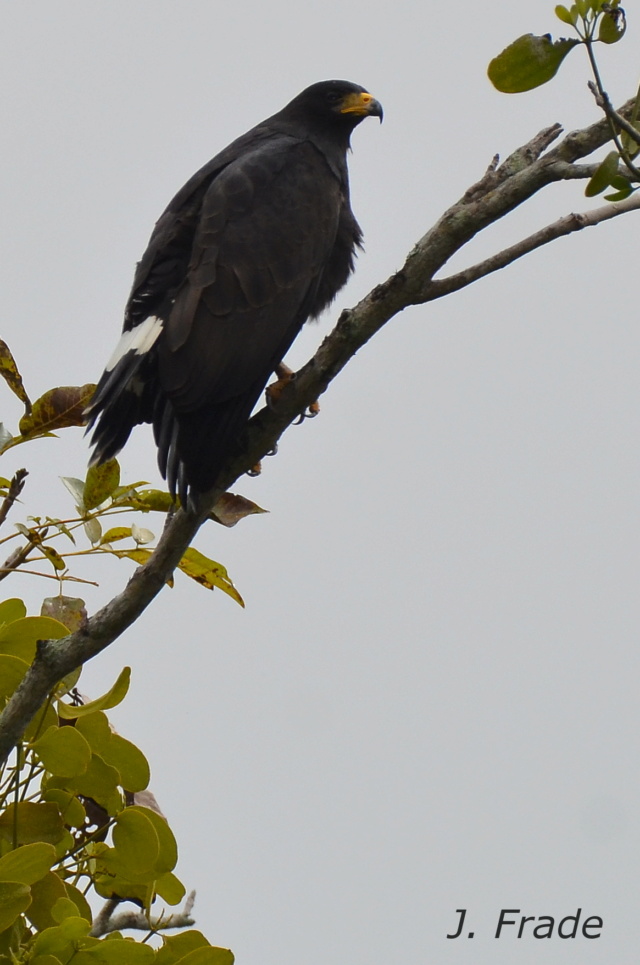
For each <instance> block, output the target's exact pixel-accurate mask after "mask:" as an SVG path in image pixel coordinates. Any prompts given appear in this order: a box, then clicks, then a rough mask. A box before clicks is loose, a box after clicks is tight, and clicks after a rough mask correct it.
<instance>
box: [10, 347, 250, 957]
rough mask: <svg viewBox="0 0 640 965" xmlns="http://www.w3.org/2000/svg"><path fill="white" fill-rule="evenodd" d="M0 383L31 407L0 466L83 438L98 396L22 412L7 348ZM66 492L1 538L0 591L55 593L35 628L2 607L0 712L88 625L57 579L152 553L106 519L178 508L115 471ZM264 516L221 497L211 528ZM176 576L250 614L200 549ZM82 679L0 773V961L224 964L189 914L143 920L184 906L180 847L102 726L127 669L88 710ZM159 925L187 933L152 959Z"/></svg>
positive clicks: (52, 701)
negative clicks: (135, 933) (19, 580)
mask: <svg viewBox="0 0 640 965" xmlns="http://www.w3.org/2000/svg"><path fill="white" fill-rule="evenodd" d="M0 375H1V376H2V377H3V378H4V380H5V382H6V384H7V385H8V386H9V388H10V389H11V390H12V392H14V393H15V395H16V396H17V397H18V398H19V399H20V400H21V402H22V403H23V405H24V406H25V414H24V416H23V417H22V419H21V420H20V424H19V431H18V433H17V434H13V433H11V432H10V431H9V430H8V429H7V428H6V427H4V426H2V425H0V454H1V453H4V452H6V451H7V450H9V449H11V448H14V447H15V446H17V445H21V444H23V443H26V442H30V441H33V440H35V439H40V438H46V437H51V436H53V435H55V433H56V432H57V431H59V430H61V429H65V428H67V427H69V426H82V425H84V422H85V416H84V409H85V407H86V405H87V403H88V401H89V399H90V398H91V394H92V392H93V386H92V385H84V386H66V387H58V388H54V389H51V390H49V391H48V392H45V393H44V395H42V396H41V397H40V398H38V399H37V400H36V401H35V402H33V403H32V402H31V400H30V398H29V396H28V394H27V392H26V389H25V387H24V383H23V380H22V376H21V375H20V372H19V370H18V366H17V364H16V362H15V359H14V358H13V355H12V353H11V351H10V349H9V347H8V346H7V344H6V343H5V342H3V341H1V340H0ZM26 477H27V473H26V471H25V470H20V471H19V472H18V473H16V475H15V476H14V478H13V479H11V480H10V479H0V526H1V525H2V524H4V523H5V521H6V519H7V516H8V514H9V511H10V510H11V509H12V508H13V506H14V504H15V503H16V501H17V500H18V498H19V496H20V495H21V493H22V490H23V487H24V485H25V480H26ZM62 481H63V483H64V485H65V486H66V488H67V490H68V491H69V493H70V494H71V496H72V497H73V501H74V506H75V511H74V513H72V514H70V515H69V517H68V518H65V519H58V518H53V517H49V516H30V517H28V518H27V520H26V522H24V523H17V524H16V525H15V531H14V532H12V533H11V534H9V535H7V536H4V537H2V538H0V544H1V543H7V544H9V545H8V548H11V549H12V552H11V553H10V555H9V557H8V558H7V560H6V562H5V564H4V566H3V567H2V568H1V569H0V580H1V579H4V578H6V577H7V576H9V575H11V574H12V573H15V572H18V571H20V572H23V573H25V572H26V573H31V574H34V575H38V576H41V577H47V578H50V579H55V580H56V581H57V582H58V584H59V589H60V592H59V594H58V595H56V596H52V597H50V598H48V599H45V600H44V601H43V603H42V608H41V612H40V615H38V616H29V615H27V611H26V607H25V604H24V603H23V601H22V600H20V599H18V598H11V599H7V600H4V602H1V603H0V711H1V710H2V709H3V708H4V707H5V706H6V704H7V703H8V701H9V700H10V698H11V697H12V695H13V694H14V693H15V691H16V690H17V688H19V687H20V686H21V684H22V681H23V680H24V678H25V675H26V674H27V672H28V671H29V669H30V667H31V666H32V665H33V663H34V660H35V658H36V654H37V651H38V647H39V644H40V642H41V641H45V640H48V641H52V640H63V639H64V638H65V637H67V636H68V635H69V634H70V633H71V632H74V631H76V630H78V629H80V628H82V627H83V625H84V623H85V622H86V620H87V612H86V608H85V604H84V601H83V600H82V599H81V598H79V597H71V596H65V595H63V592H62V591H63V587H64V584H65V583H66V582H67V581H75V582H90V581H89V580H86V579H83V578H81V577H79V576H76V575H73V574H72V573H71V572H70V566H71V564H72V563H73V562H75V561H76V558H77V557H95V556H96V555H100V554H101V555H104V554H108V555H111V556H114V557H116V558H120V559H130V560H133V561H134V562H135V563H137V564H141V563H144V562H145V561H146V560H147V559H148V557H149V556H150V555H151V549H150V548H148V547H149V544H150V543H152V542H153V541H154V540H155V536H154V534H153V532H151V531H150V530H149V529H146V528H145V527H143V526H142V525H140V523H139V522H135V521H134V522H130V521H129V520H126V521H123V522H125V523H126V525H116V526H114V525H107V524H108V523H111V519H110V517H112V516H122V515H123V514H129V516H130V515H131V513H132V512H134V513H143V514H149V513H151V512H157V513H161V514H164V516H165V517H166V516H167V515H169V514H171V513H172V512H173V509H174V507H173V503H172V500H171V497H170V495H169V493H166V492H162V491H160V490H155V489H150V488H149V487H148V484H147V483H144V482H138V483H134V484H131V485H122V484H121V481H120V466H119V465H118V462H117V461H116V460H115V459H114V460H111V461H110V462H108V463H106V464H104V465H102V466H98V467H92V468H90V469H89V470H88V472H87V474H86V476H85V478H84V479H82V480H81V479H77V478H74V477H67V478H64V479H63V480H62ZM258 512H262V510H261V509H260V507H258V506H256V505H255V504H254V503H251V502H250V501H249V500H246V499H244V498H243V497H240V496H234V495H233V494H230V493H227V494H225V498H224V499H223V500H221V502H220V505H219V506H217V507H214V511H213V513H212V518H214V519H215V520H216V522H219V523H221V524H222V525H225V526H233V525H235V524H236V523H237V522H238V520H239V519H242V518H244V517H245V516H247V515H250V514H252V513H258ZM83 542H86V543H87V544H88V545H87V546H83V545H82V543H83ZM16 544H17V545H16ZM179 569H180V570H181V571H182V572H184V573H185V574H186V575H187V576H189V577H190V578H191V579H193V580H195V581H196V582H198V583H200V584H201V585H203V586H205V587H207V588H208V589H214V588H216V587H217V588H219V589H222V590H223V591H224V592H225V593H226V594H228V595H229V596H231V597H232V598H233V599H235V600H236V601H237V602H238V603H240V604H241V605H244V604H243V602H242V598H241V596H240V594H239V593H238V591H237V590H236V588H235V587H234V585H233V583H232V582H231V580H230V578H229V575H228V573H227V571H226V569H225V568H224V566H222V564H220V563H217V562H215V561H214V560H211V559H209V558H208V557H206V556H204V554H202V553H200V552H198V551H197V550H195V549H194V548H189V549H187V550H186V552H185V553H184V555H183V558H182V560H181V561H180V562H179ZM80 673H81V668H78V669H77V670H75V671H74V672H72V673H70V674H69V675H68V676H67V677H65V678H64V679H63V680H61V681H59V682H58V683H57V685H56V686H55V687H54V688H53V690H52V691H51V692H50V693H49V696H48V699H47V700H46V702H45V703H44V705H43V706H42V707H41V709H40V712H39V713H38V714H37V716H36V717H35V718H34V719H33V720H32V721H31V723H30V725H29V726H28V727H27V729H26V731H25V732H24V734H23V736H22V739H21V741H20V742H19V743H18V744H17V745H16V747H15V749H14V752H13V755H12V756H11V757H10V758H9V759H8V761H7V762H6V763H5V764H3V765H1V766H0V963H4V962H6V963H9V962H10V963H13V965H15V963H18V962H33V963H34V965H66V963H68V962H73V963H74V965H90V963H91V965H100V963H104V965H111V963H113V965H135V963H137V962H141V963H152V962H156V963H157V965H174V963H176V965H177V963H184V965H209V963H212V965H231V963H232V962H233V955H232V953H231V952H230V951H229V950H228V949H224V948H218V947H215V946H212V945H211V944H210V943H209V942H208V940H207V939H206V938H205V937H204V935H202V934H201V933H200V932H198V931H195V930H193V929H191V928H190V926H191V925H192V924H193V921H192V919H191V918H190V915H189V913H188V912H185V913H183V914H181V915H176V914H174V913H172V914H169V915H167V914H166V913H165V912H162V913H161V915H160V916H157V915H156V916H152V907H153V906H154V905H155V904H156V903H162V905H163V906H175V905H177V904H179V903H180V902H181V901H182V900H183V898H184V895H185V888H184V885H183V884H182V882H181V881H180V880H179V879H178V878H177V877H176V875H175V873H174V869H175V866H176V862H177V859H178V850H177V845H176V840H175V838H174V835H173V832H172V831H171V828H170V827H169V824H168V822H167V820H166V818H165V816H164V815H163V814H162V812H161V811H160V809H159V807H158V805H157V802H156V801H155V798H154V796H153V794H152V793H151V792H150V791H149V790H148V785H149V777H150V771H149V765H148V762H147V760H146V758H145V756H144V754H143V753H142V751H141V750H140V749H139V748H138V747H136V746H135V744H133V743H131V741H129V740H127V739H126V738H124V737H122V736H121V735H120V734H118V733H116V732H115V731H114V730H113V728H112V727H111V724H110V722H109V719H108V717H107V713H106V712H107V711H108V710H110V709H111V708H113V707H116V706H117V705H118V704H119V703H121V701H122V700H123V699H124V697H125V696H126V694H127V691H128V688H129V680H130V670H129V668H125V669H124V670H123V671H122V673H121V674H120V675H119V677H118V679H117V680H116V681H115V683H114V684H113V686H112V687H111V688H110V689H109V690H107V691H106V693H104V694H103V695H102V696H101V697H99V698H97V699H95V700H91V701H87V700H86V699H84V698H82V697H81V695H80V694H79V693H78V691H77V689H76V685H77V683H78V679H79V676H80ZM90 899H92V902H93V904H94V905H95V903H96V900H102V901H103V902H106V904H105V906H104V909H103V911H102V912H100V913H98V915H95V914H94V911H93V909H92V905H91V903H90ZM123 903H133V904H134V905H135V906H136V907H138V908H139V909H141V911H140V912H139V913H138V916H137V917H135V916H133V918H132V916H131V915H127V914H124V915H120V916H119V917H118V919H117V920H116V919H115V918H114V917H113V912H114V911H115V909H116V908H117V907H119V906H120V905H121V904H123ZM191 903H192V899H189V901H188V902H187V907H188V908H189V909H190V907H191ZM105 909H106V911H105ZM121 918H122V919H123V924H122V926H121V927H120V928H118V927H116V926H117V922H118V921H120V919H121ZM130 927H134V928H141V927H142V928H144V929H145V931H146V932H147V934H146V937H145V938H144V939H143V941H136V940H134V939H133V938H131V937H124V936H123V934H122V928H130ZM168 927H173V928H175V927H180V928H189V930H187V931H184V932H183V933H181V934H179V935H176V936H173V937H171V938H168V937H163V939H162V945H161V947H154V945H153V944H150V943H149V939H150V938H151V937H152V936H154V935H156V934H157V933H159V932H160V931H161V930H162V929H164V928H168ZM156 944H157V943H156Z"/></svg>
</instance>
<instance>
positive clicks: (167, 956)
mask: <svg viewBox="0 0 640 965" xmlns="http://www.w3.org/2000/svg"><path fill="white" fill-rule="evenodd" d="M162 943H163V944H162V948H161V949H160V950H159V951H158V954H157V958H156V965H176V963H177V962H180V961H182V959H183V958H184V957H185V955H188V954H189V952H192V951H194V949H196V948H211V945H210V943H209V942H208V941H207V939H206V938H205V937H204V935H203V934H202V932H201V931H198V929H197V928H190V929H189V931H185V932H182V933H181V934H179V935H170V936H168V935H163V936H162Z"/></svg>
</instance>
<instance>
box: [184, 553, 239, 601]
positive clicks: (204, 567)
mask: <svg viewBox="0 0 640 965" xmlns="http://www.w3.org/2000/svg"><path fill="white" fill-rule="evenodd" d="M178 568H179V569H180V570H182V572H183V573H186V575H187V576H190V577H191V579H192V580H195V581H196V583H200V585H201V586H205V587H206V588H207V589H208V590H213V588H214V587H216V586H217V587H218V588H219V589H220V590H224V592H225V593H227V594H228V595H229V596H230V597H231V598H232V599H233V600H235V601H236V603H239V604H240V606H244V600H243V599H242V597H241V596H240V594H239V593H238V591H237V590H236V588H235V586H234V585H233V583H232V582H231V580H230V578H229V574H228V573H227V571H226V569H225V568H224V566H223V565H222V563H216V562H215V561H214V560H210V559H209V558H208V557H207V556H204V555H203V554H202V553H200V552H199V551H198V550H196V549H194V548H193V547H190V548H189V549H188V550H187V551H186V553H185V554H184V556H183V557H182V559H181V560H180V562H179V563H178Z"/></svg>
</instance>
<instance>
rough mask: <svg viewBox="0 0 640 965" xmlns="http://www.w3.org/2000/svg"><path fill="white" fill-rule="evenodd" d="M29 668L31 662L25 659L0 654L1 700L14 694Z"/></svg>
mask: <svg viewBox="0 0 640 965" xmlns="http://www.w3.org/2000/svg"><path fill="white" fill-rule="evenodd" d="M28 669H29V664H28V663H27V662H26V661H25V660H21V659H20V658H19V657H11V656H9V655H7V654H0V701H2V699H3V698H5V699H6V698H8V697H10V696H11V695H12V694H13V692H14V691H15V690H16V688H17V687H18V685H19V684H20V681H21V680H22V679H23V677H24V675H25V674H26V672H27V670H28Z"/></svg>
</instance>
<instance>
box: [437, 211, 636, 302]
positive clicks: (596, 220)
mask: <svg viewBox="0 0 640 965" xmlns="http://www.w3.org/2000/svg"><path fill="white" fill-rule="evenodd" d="M638 209H640V196H639V195H637V194H634V195H632V196H631V197H630V198H627V199H626V200H625V201H618V202H615V203H611V204H606V205H602V207H600V208H594V209H593V210H592V211H584V212H581V213H580V214H575V213H572V214H567V215H565V216H564V217H563V218H559V219H558V220H557V221H554V222H553V224H550V225H546V227H544V228H541V229H540V231H536V232H534V233H533V234H531V235H529V237H528V238H523V240H522V241H519V242H518V243H517V244H515V245H511V247H510V248H505V249H504V250H503V251H499V252H498V253H497V254H495V255H492V256H491V257H490V258H485V260H484V261H480V262H478V263H477V264H476V265H472V266H471V267H469V268H465V269H464V271H459V272H457V273H456V274H455V275H449V277H448V278H442V279H437V278H436V279H435V280H434V281H432V282H431V284H430V285H429V287H428V288H427V289H426V291H425V295H426V296H427V297H426V298H425V301H432V300H433V299H435V298H441V297H442V296H443V295H449V294H451V293H452V292H455V291H459V289H460V288H466V286H467V285H470V284H471V283H472V282H474V281H478V279H479V278H484V277H485V275H490V274H491V273H492V272H494V271H499V270H500V269H501V268H505V267H506V266H507V265H510V264H512V263H513V262H514V261H517V259H518V258H522V256H523V255H528V254H529V252H531V251H535V249H536V248H541V247H542V246H543V245H548V244H549V242H551V241H555V240H556V239H558V238H562V237H563V236H564V235H569V234H572V233H573V232H574V231H582V229H583V228H591V227H594V226H595V225H598V224H602V223H603V222H604V221H609V220H610V219H611V218H617V217H619V215H621V214H627V213H628V212H629V211H636V210H638Z"/></svg>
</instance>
